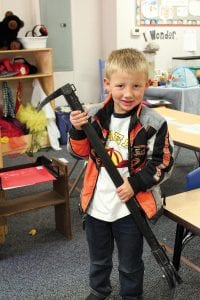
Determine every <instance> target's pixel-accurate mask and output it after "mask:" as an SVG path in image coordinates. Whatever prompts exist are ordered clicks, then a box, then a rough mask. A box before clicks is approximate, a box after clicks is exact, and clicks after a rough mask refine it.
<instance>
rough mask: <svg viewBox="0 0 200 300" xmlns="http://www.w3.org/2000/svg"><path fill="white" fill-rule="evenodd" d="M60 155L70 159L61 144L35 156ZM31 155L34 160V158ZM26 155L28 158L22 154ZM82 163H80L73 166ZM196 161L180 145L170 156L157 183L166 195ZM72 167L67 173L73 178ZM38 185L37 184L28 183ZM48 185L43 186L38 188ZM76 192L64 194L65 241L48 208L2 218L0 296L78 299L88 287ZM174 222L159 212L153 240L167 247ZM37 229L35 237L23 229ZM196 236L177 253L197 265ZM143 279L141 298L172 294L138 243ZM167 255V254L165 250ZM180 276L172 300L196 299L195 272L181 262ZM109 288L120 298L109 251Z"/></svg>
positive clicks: (7, 299) (199, 286)
mask: <svg viewBox="0 0 200 300" xmlns="http://www.w3.org/2000/svg"><path fill="white" fill-rule="evenodd" d="M41 154H42V155H45V156H47V157H50V158H51V157H53V156H56V157H65V158H67V159H68V160H69V166H71V165H72V162H73V159H72V158H71V157H70V156H69V155H68V154H67V151H66V147H65V146H64V147H63V149H62V150H61V151H57V152H54V151H52V150H50V151H47V152H44V151H43V152H42V153H40V152H39V153H37V155H35V157H36V156H39V155H41ZM35 157H34V160H35ZM26 160H27V157H26V156H20V157H15V158H14V159H12V158H7V159H6V160H5V164H6V166H8V165H13V164H21V163H22V161H23V163H24V162H25V161H26ZM28 160H30V159H28ZM81 164H82V162H80V165H79V167H80V166H81ZM195 164H196V158H195V156H194V153H193V152H191V151H187V150H184V149H181V152H180V154H179V156H178V158H177V160H176V164H175V167H174V171H173V174H172V176H171V178H170V179H169V180H168V181H167V182H165V183H164V184H163V186H162V191H163V193H164V194H166V195H171V194H175V193H179V192H182V191H184V185H185V175H186V174H187V173H188V172H189V171H191V170H192V169H193V168H194V167H195ZM77 172H78V170H77V171H76V172H74V173H73V176H72V177H74V178H76V176H77ZM34 188H38V187H34ZM34 188H33V187H31V188H30V187H29V188H24V189H23V193H32V192H34ZM46 188H47V189H48V188H49V186H47V185H45V186H44V187H42V189H46ZM17 193H19V194H21V193H22V191H17V190H15V191H13V193H11V195H10V197H15V196H16V195H17ZM78 202H79V192H78V191H74V193H73V194H72V195H71V197H70V207H71V218H72V232H73V239H72V240H71V241H67V240H66V239H65V238H64V237H63V236H62V235H61V234H60V233H58V232H57V231H56V230H55V220H54V208H53V207H49V208H45V209H40V210H35V211H32V212H31V213H30V212H29V213H26V214H19V215H16V216H13V217H10V218H8V235H7V238H6V242H5V243H4V244H3V245H1V246H0V300H36V299H37V300H62V299H71V300H82V299H84V298H85V297H86V296H87V294H88V292H89V289H88V268H89V261H88V250H87V244H86V241H85V236H84V235H85V232H84V231H83V230H82V226H81V219H80V216H79V213H78ZM175 225H176V224H175V223H174V222H172V221H171V220H169V219H167V218H166V217H164V216H162V217H161V218H160V219H159V221H158V222H157V223H156V225H152V229H153V231H154V233H155V235H156V236H157V238H158V240H160V241H162V242H164V243H165V244H167V245H169V246H171V247H172V246H173V242H174V233H175ZM32 228H36V229H37V234H36V235H35V236H30V235H29V231H30V229H32ZM199 242H200V241H199V237H195V238H194V239H193V240H192V241H190V243H189V244H188V245H187V246H186V247H185V248H184V251H183V255H184V256H187V257H188V258H190V259H191V260H192V261H194V262H195V263H198V264H200V253H199V252H200V250H199V249H200V247H199V245H200V243H199ZM143 257H144V262H145V278H144V300H165V299H172V296H170V295H169V293H168V290H167V288H166V282H165V279H163V278H162V274H161V271H160V268H159V267H158V266H157V264H156V263H155V259H154V257H153V256H152V254H151V252H150V249H149V246H148V245H147V244H146V242H145V247H144V255H143ZM169 257H170V258H171V254H169ZM180 275H181V277H182V279H183V284H181V285H180V286H178V287H177V289H176V291H175V295H174V299H175V300H184V299H187V300H198V299H200V296H199V295H200V276H199V273H197V272H196V271H194V270H193V269H191V268H189V267H188V266H187V265H185V264H184V263H182V264H181V269H180ZM112 286H113V293H112V296H111V297H110V299H115V300H117V299H120V298H119V296H118V289H119V282H118V271H117V253H115V255H114V268H113V272H112Z"/></svg>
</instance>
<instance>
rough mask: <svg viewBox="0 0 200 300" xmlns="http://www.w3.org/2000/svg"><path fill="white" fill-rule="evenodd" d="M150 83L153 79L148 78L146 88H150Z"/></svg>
mask: <svg viewBox="0 0 200 300" xmlns="http://www.w3.org/2000/svg"><path fill="white" fill-rule="evenodd" d="M150 84H151V79H148V80H147V81H146V84H145V88H146V89H148V87H149V86H150Z"/></svg>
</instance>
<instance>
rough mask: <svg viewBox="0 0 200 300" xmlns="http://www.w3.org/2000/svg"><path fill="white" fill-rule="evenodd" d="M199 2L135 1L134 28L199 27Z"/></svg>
mask: <svg viewBox="0 0 200 300" xmlns="http://www.w3.org/2000/svg"><path fill="white" fill-rule="evenodd" d="M199 25H200V0H137V5H136V26H199Z"/></svg>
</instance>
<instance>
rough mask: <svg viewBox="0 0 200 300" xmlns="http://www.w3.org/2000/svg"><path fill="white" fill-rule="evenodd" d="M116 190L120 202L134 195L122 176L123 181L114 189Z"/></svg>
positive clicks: (126, 180)
mask: <svg viewBox="0 0 200 300" xmlns="http://www.w3.org/2000/svg"><path fill="white" fill-rule="evenodd" d="M116 192H117V195H118V197H119V198H120V200H121V201H122V202H127V201H128V200H129V199H130V198H131V197H133V196H134V191H133V189H132V187H131V185H130V183H129V181H128V179H127V178H124V183H123V184H122V185H120V186H119V187H118V188H117V189H116Z"/></svg>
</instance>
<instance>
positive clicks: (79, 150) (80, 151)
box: [70, 138, 90, 157]
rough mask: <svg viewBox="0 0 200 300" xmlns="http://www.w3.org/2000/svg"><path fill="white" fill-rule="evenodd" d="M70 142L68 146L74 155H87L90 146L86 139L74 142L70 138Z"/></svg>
mask: <svg viewBox="0 0 200 300" xmlns="http://www.w3.org/2000/svg"><path fill="white" fill-rule="evenodd" d="M70 141H72V143H70V145H71V148H72V150H73V152H74V154H77V155H78V156H82V157H87V156H88V155H89V152H90V145H89V142H88V139H87V138H85V139H84V140H74V139H72V138H70Z"/></svg>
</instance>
